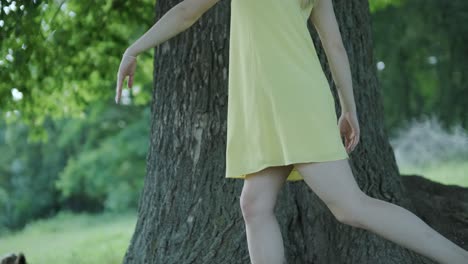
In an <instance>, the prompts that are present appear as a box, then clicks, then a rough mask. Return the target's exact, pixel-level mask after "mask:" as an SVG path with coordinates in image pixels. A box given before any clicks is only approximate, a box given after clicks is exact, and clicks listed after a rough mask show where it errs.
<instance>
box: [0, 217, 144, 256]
mask: <svg viewBox="0 0 468 264" xmlns="http://www.w3.org/2000/svg"><path fill="white" fill-rule="evenodd" d="M135 224H136V213H134V212H128V213H121V214H111V213H105V214H101V215H91V214H72V213H69V212H62V213H60V214H58V215H57V216H56V217H53V218H51V219H46V220H39V221H35V222H32V223H30V224H29V225H28V226H27V227H26V228H25V229H23V230H22V231H20V232H17V233H14V234H11V235H8V236H4V237H1V238H0V254H1V255H3V254H6V253H18V252H20V251H21V252H23V253H24V254H25V256H26V258H27V260H28V263H30V264H42V263H47V264H54V263H57V264H58V263H60V264H63V263H67V264H85V263H86V264H94V263H96V264H97V263H99V264H102V263H106V264H111V263H122V259H123V257H124V254H125V250H126V249H127V247H128V245H129V242H130V239H131V235H132V234H133V231H134V228H135Z"/></svg>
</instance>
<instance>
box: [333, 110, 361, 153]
mask: <svg viewBox="0 0 468 264" xmlns="http://www.w3.org/2000/svg"><path fill="white" fill-rule="evenodd" d="M338 127H339V129H340V134H341V136H342V137H344V139H345V147H346V151H347V152H348V153H350V152H351V151H353V150H354V148H355V147H356V145H357V144H358V142H359V134H360V132H359V122H358V118H357V115H356V113H355V112H343V113H342V114H341V116H340V118H339V120H338Z"/></svg>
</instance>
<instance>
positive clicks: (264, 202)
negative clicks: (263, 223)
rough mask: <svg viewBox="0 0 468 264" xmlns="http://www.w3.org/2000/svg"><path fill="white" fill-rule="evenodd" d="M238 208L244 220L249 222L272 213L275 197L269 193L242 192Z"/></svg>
mask: <svg viewBox="0 0 468 264" xmlns="http://www.w3.org/2000/svg"><path fill="white" fill-rule="evenodd" d="M240 208H241V211H242V216H243V217H244V220H245V221H246V222H247V221H249V222H250V221H253V220H255V219H258V218H262V217H266V216H271V215H272V214H273V213H274V208H275V198H274V197H273V196H271V195H259V194H256V193H254V192H242V194H241V196H240Z"/></svg>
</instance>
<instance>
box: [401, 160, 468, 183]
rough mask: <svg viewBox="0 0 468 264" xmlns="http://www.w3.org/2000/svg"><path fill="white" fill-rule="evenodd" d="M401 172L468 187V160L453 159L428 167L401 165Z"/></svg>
mask: <svg viewBox="0 0 468 264" xmlns="http://www.w3.org/2000/svg"><path fill="white" fill-rule="evenodd" d="M400 173H402V174H412V173H414V174H418V175H421V176H424V177H425V178H428V179H430V180H432V181H435V182H440V183H443V184H446V185H451V184H453V185H458V186H462V187H468V174H467V173H468V161H465V162H462V161H458V162H456V161H451V162H445V163H441V164H433V165H429V166H426V167H410V166H405V167H403V166H400Z"/></svg>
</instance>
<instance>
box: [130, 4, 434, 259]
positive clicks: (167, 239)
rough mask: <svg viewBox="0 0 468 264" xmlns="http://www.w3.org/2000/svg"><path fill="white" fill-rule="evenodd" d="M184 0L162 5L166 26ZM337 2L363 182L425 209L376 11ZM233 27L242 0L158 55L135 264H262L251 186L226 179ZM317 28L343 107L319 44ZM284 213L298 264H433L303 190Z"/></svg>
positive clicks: (373, 192) (282, 198)
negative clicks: (402, 133)
mask: <svg viewBox="0 0 468 264" xmlns="http://www.w3.org/2000/svg"><path fill="white" fill-rule="evenodd" d="M177 2H178V1H157V4H156V10H155V11H156V19H159V18H160V17H161V16H162V15H164V14H165V12H167V11H168V10H169V9H170V8H171V7H172V6H174V5H175V4H177ZM334 5H335V12H336V16H337V19H338V22H339V25H340V29H341V33H342V37H343V41H344V44H345V47H346V50H347V52H348V56H349V59H350V64H351V69H352V76H353V87H354V94H355V99H356V105H357V111H358V115H359V120H360V124H361V140H360V143H359V144H358V146H357V148H356V149H355V150H354V152H352V153H351V154H350V156H351V160H350V161H351V162H350V163H351V165H352V168H353V172H354V175H355V178H356V180H357V182H358V184H359V186H360V187H361V189H362V190H363V191H364V192H365V193H367V194H369V195H370V196H372V197H375V198H379V199H382V200H386V201H389V202H392V203H395V204H398V205H400V206H403V207H405V208H407V209H409V210H412V211H413V212H414V211H415V210H414V207H413V206H412V203H411V200H410V198H409V197H408V195H407V192H406V190H405V185H404V184H403V182H402V178H401V177H400V176H399V171H398V167H397V165H396V162H395V157H394V154H393V149H392V147H391V146H390V144H389V141H388V138H387V134H386V131H384V125H383V117H384V116H383V107H382V100H381V91H380V90H379V88H378V83H377V78H376V69H375V66H374V64H375V63H374V58H373V54H372V45H373V43H372V36H371V24H370V23H371V21H370V13H369V8H368V2H367V1H366V0H355V1H346V0H335V1H334ZM229 26H230V1H220V2H219V3H218V4H217V5H216V6H215V7H213V8H212V9H210V10H209V11H208V12H207V13H205V14H204V15H203V17H202V18H201V19H200V20H199V21H198V22H197V23H196V24H195V25H193V26H192V27H191V28H190V29H188V30H187V31H185V32H183V33H182V34H179V35H177V36H175V37H174V38H172V39H170V40H168V41H167V42H165V43H163V44H162V45H160V46H158V47H156V49H155V55H154V57H155V58H154V59H155V61H154V89H153V98H152V99H153V100H152V105H151V112H152V117H151V132H150V133H151V134H150V146H149V149H148V156H147V161H146V162H147V174H146V177H145V184H144V188H143V190H142V193H141V196H140V200H139V208H138V221H137V224H136V229H135V232H134V235H133V237H132V239H131V242H130V246H129V248H128V250H127V252H126V254H125V259H124V263H138V264H142V263H164V264H166V263H219V264H225V263H233V264H234V263H239V264H241V263H242V264H244V263H250V260H249V254H248V251H247V240H246V236H245V229H244V223H243V218H242V214H241V210H240V206H239V196H240V192H241V188H242V185H243V181H242V180H240V179H225V178H224V172H225V171H224V169H225V146H226V142H225V137H226V117H227V96H228V90H227V88H228V87H227V78H228V63H229V61H228V60H229ZM309 28H310V30H311V34H313V38H314V43H315V45H316V47H317V51H318V53H319V56H320V58H321V61H323V62H324V64H323V67H324V69H325V72H326V74H327V77H328V78H329V80H330V83H331V87H332V90H333V94H334V96H335V98H337V97H336V89H335V87H334V85H333V83H332V80H331V74H330V71H329V69H328V65H327V64H326V63H325V61H326V58H325V54H324V52H323V49H322V48H321V45H320V42H319V39H318V36H317V34H316V32H315V31H314V29H313V26H311V25H310V24H309ZM311 45H312V43H311ZM336 102H337V104H336V107H337V108H339V105H338V100H336ZM338 110H339V109H338ZM421 212H422V211H421ZM276 213H277V216H278V220H279V222H280V225H281V229H282V234H283V238H284V243H285V249H286V254H287V259H288V263H298V264H299V263H300V264H303V263H408V264H409V263H411V264H414V263H433V262H431V261H430V260H429V259H427V258H425V257H423V256H420V255H418V254H416V253H414V252H411V251H409V250H407V249H404V248H402V247H400V246H398V245H396V244H395V243H392V242H390V241H387V240H385V239H383V238H381V237H379V236H377V235H375V234H372V233H370V232H368V231H365V230H362V229H357V228H353V227H350V226H347V225H344V224H341V223H339V222H338V221H337V220H336V219H335V218H334V217H333V215H332V214H331V212H330V211H329V210H328V209H327V207H326V206H325V204H324V203H323V202H322V201H321V200H319V198H318V197H317V196H316V195H315V194H314V193H313V192H312V191H311V190H310V189H309V188H308V187H307V185H306V184H305V183H304V182H303V181H299V182H288V183H287V184H286V185H285V187H284V189H283V190H282V191H281V193H280V195H279V197H278V204H277V207H276Z"/></svg>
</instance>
